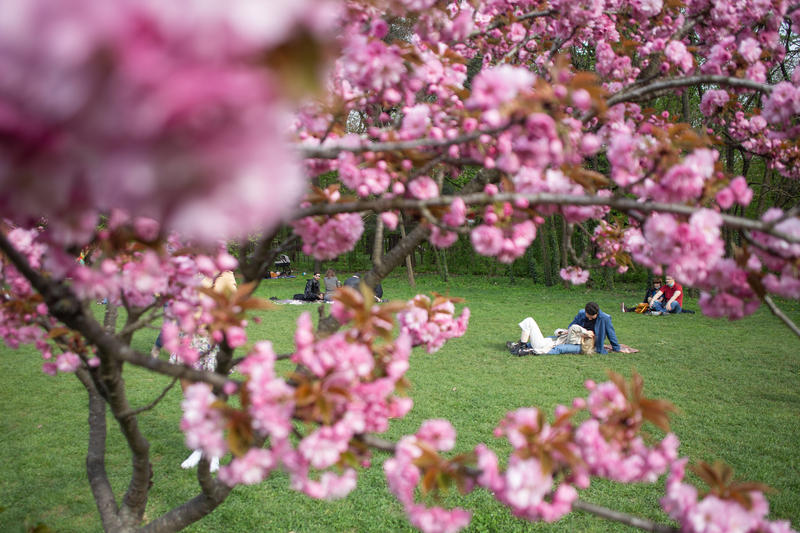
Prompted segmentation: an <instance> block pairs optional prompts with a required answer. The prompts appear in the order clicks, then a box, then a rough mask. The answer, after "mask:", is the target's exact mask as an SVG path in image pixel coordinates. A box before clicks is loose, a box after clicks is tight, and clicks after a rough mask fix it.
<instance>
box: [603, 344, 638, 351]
mask: <svg viewBox="0 0 800 533" xmlns="http://www.w3.org/2000/svg"><path fill="white" fill-rule="evenodd" d="M606 350H608V351H609V352H610V351H611V345H610V344H606ZM619 353H639V350H637V349H636V348H631V347H630V346H628V345H627V344H622V343H619Z"/></svg>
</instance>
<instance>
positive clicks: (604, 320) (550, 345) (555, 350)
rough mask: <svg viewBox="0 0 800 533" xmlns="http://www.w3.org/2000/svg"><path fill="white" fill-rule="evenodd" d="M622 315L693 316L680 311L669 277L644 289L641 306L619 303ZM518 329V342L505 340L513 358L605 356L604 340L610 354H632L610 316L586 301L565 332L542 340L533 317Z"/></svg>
mask: <svg viewBox="0 0 800 533" xmlns="http://www.w3.org/2000/svg"><path fill="white" fill-rule="evenodd" d="M621 310H622V312H623V313H644V314H648V315H666V314H676V313H694V311H690V310H688V309H684V308H683V287H682V286H681V285H680V284H679V283H677V282H676V281H675V278H673V277H672V276H670V275H667V276H666V283H665V284H663V285H662V284H661V280H660V279H658V278H656V279H654V280H653V283H652V286H651V287H649V288H648V289H647V293H646V294H645V297H644V300H643V301H642V303H639V304H636V305H634V306H626V305H625V303H622V305H621ZM519 327H520V329H521V330H522V333H521V334H520V339H519V341H518V342H512V341H509V342H507V343H506V347H507V348H508V350H509V351H510V352H511V353H512V354H513V355H519V356H522V355H545V354H547V355H555V354H563V353H581V354H593V353H608V350H607V348H606V347H605V340H606V338H607V339H608V341H609V343H610V344H611V350H612V351H614V352H619V351H627V352H633V351H636V350H633V349H632V348H630V347H628V346H625V345H624V344H620V342H619V341H618V340H617V333H616V332H615V331H614V325H613V324H612V322H611V316H610V315H609V314H608V313H604V312H603V311H601V310H600V306H599V305H597V303H595V302H589V303H587V304H586V307H585V308H584V309H582V310H580V311H578V314H577V315H575V318H573V319H572V322H571V323H570V325H569V326H568V327H567V329H557V330H555V332H554V333H553V335H551V336H549V337H545V336H544V335H543V334H542V331H541V330H540V329H539V325H538V324H537V323H536V320H534V318H533V317H530V316H529V317H527V318H525V319H524V320H523V321H522V322H520V323H519Z"/></svg>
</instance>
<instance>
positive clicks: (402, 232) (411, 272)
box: [400, 213, 427, 287]
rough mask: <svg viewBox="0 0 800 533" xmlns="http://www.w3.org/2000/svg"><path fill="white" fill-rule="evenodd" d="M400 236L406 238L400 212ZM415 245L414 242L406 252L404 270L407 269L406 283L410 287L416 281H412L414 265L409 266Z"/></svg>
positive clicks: (415, 284)
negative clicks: (409, 251)
mask: <svg viewBox="0 0 800 533" xmlns="http://www.w3.org/2000/svg"><path fill="white" fill-rule="evenodd" d="M426 234H427V233H426ZM400 236H401V237H402V238H403V239H405V238H406V225H405V223H404V222H403V213H400ZM420 240H421V239H420ZM416 247H417V246H416V244H415V245H414V248H412V249H411V253H409V254H406V270H407V271H408V285H409V286H411V287H416V286H417V283H416V282H415V281H414V267H413V266H411V254H413V253H414V249H416Z"/></svg>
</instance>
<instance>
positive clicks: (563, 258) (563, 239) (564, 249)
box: [558, 216, 569, 288]
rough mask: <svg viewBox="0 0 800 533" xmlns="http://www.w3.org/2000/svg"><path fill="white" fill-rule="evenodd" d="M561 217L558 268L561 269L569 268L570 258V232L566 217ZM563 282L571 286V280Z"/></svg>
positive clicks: (565, 285)
mask: <svg viewBox="0 0 800 533" xmlns="http://www.w3.org/2000/svg"><path fill="white" fill-rule="evenodd" d="M559 219H560V220H561V263H560V266H559V268H558V270H561V269H562V268H567V265H568V264H569V258H568V257H567V239H569V233H568V232H567V221H566V219H565V218H564V217H563V216H562V217H559ZM561 282H562V285H564V288H567V287H569V281H567V280H565V279H564V280H561Z"/></svg>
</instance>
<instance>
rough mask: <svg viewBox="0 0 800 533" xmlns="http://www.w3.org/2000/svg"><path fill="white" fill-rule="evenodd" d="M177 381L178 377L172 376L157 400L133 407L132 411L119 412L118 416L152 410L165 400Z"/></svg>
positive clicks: (133, 414)
mask: <svg viewBox="0 0 800 533" xmlns="http://www.w3.org/2000/svg"><path fill="white" fill-rule="evenodd" d="M177 382H178V378H172V381H170V382H169V385H167V386H166V387H165V388H164V390H163V391H161V394H159V395H158V397H157V398H156V399H155V400H153V401H152V402H150V403H149V404H147V405H145V406H142V407H139V408H138V409H132V410H130V411H126V412H122V413H119V414H118V415H117V418H128V417H130V416H136V415H138V414H140V413H144V412H145V411H149V410H151V409H152V408H154V407H155V406H156V405H158V404H159V402H161V400H163V399H164V398H165V397H166V396H167V393H168V392H169V391H170V390H171V389H172V387H174V386H175V384H176V383H177Z"/></svg>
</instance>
